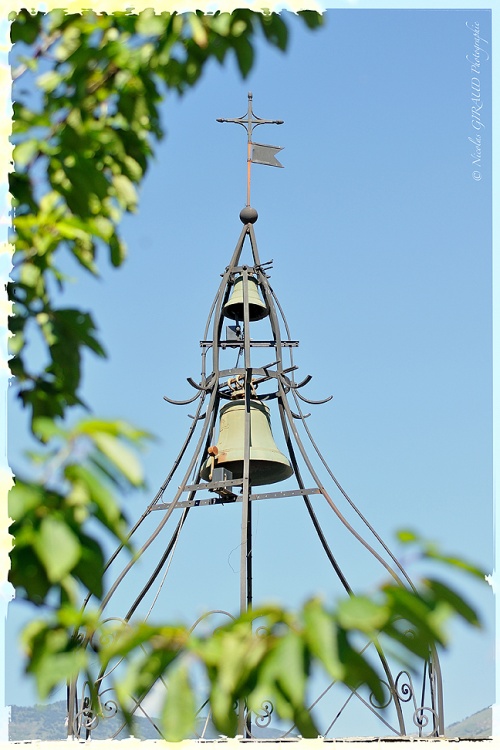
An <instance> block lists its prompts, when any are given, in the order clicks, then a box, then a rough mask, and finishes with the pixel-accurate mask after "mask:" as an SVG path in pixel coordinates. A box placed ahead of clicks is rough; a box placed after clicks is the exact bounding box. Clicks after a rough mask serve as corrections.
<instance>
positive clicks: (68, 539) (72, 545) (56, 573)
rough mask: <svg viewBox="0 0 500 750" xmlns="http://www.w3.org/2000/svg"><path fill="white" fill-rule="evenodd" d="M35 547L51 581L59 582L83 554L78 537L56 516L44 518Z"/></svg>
mask: <svg viewBox="0 0 500 750" xmlns="http://www.w3.org/2000/svg"><path fill="white" fill-rule="evenodd" d="M34 548H35V550H36V553H37V555H38V557H39V558H40V561H41V562H42V564H43V565H44V567H45V570H46V573H47V578H48V579H49V581H50V582H51V583H59V582H60V581H61V580H62V579H63V578H64V577H65V576H66V575H67V574H68V573H69V572H70V571H71V570H72V569H73V568H74V566H75V565H76V563H77V562H78V560H79V559H80V555H81V549H80V543H79V540H78V537H76V536H75V534H74V533H73V531H72V530H71V529H70V527H69V526H68V524H67V523H65V522H64V521H63V520H61V519H58V518H56V517H54V516H47V517H46V518H44V519H43V520H42V522H41V524H40V531H39V533H38V534H37V536H36V538H35V543H34Z"/></svg>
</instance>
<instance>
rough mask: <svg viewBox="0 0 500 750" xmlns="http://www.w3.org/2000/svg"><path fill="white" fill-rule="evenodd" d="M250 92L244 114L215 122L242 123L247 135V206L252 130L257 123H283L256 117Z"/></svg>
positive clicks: (218, 119) (248, 200) (220, 118)
mask: <svg viewBox="0 0 500 750" xmlns="http://www.w3.org/2000/svg"><path fill="white" fill-rule="evenodd" d="M252 99H253V96H252V92H251V91H249V92H248V109H247V112H246V114H245V115H243V116H242V117H237V118H234V119H231V120H229V119H224V118H222V117H218V118H217V122H235V123H236V124H237V125H243V127H244V128H245V130H246V131H247V135H248V144H247V206H249V205H250V168H251V167H250V165H251V163H252V132H253V129H254V128H256V127H257V125H283V122H284V120H263V119H262V118H261V117H257V115H256V114H255V113H254V111H253V109H252Z"/></svg>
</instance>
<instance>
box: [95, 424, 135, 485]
mask: <svg viewBox="0 0 500 750" xmlns="http://www.w3.org/2000/svg"><path fill="white" fill-rule="evenodd" d="M94 443H95V444H96V446H97V447H98V448H99V450H100V451H101V452H102V453H103V454H104V455H105V456H106V458H108V459H109V461H111V463H112V464H113V465H114V466H115V467H116V468H117V469H118V471H119V472H121V473H122V474H123V475H124V477H126V479H127V480H128V481H129V482H130V484H132V485H134V486H135V487H139V486H140V485H141V484H142V483H143V474H142V467H141V464H140V463H139V461H138V459H137V457H136V456H135V454H134V453H132V451H131V450H129V449H128V448H127V447H126V446H125V445H124V444H123V442H121V441H120V440H118V439H117V438H116V437H114V436H113V435H109V434H108V433H105V432H97V433H95V434H94Z"/></svg>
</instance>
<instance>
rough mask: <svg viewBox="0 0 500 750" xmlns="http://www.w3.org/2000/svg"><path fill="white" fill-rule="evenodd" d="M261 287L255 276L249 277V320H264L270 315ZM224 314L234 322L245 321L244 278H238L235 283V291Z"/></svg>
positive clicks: (225, 306)
mask: <svg viewBox="0 0 500 750" xmlns="http://www.w3.org/2000/svg"><path fill="white" fill-rule="evenodd" d="M258 289H259V285H258V284H257V280H256V279H254V278H253V276H248V319H249V320H262V318H265V317H266V315H269V310H268V309H267V306H266V305H265V304H264V302H263V301H262V300H261V298H260V295H259V291H258ZM223 313H224V315H225V316H226V318H231V319H232V320H239V321H240V322H242V321H243V320H244V315H243V276H238V278H237V279H236V281H235V282H234V287H233V291H232V292H231V296H230V297H229V299H228V301H227V302H226V304H225V305H224V308H223Z"/></svg>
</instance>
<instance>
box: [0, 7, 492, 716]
mask: <svg viewBox="0 0 500 750" xmlns="http://www.w3.org/2000/svg"><path fill="white" fill-rule="evenodd" d="M287 16H288V18H287V20H288V21H289V22H290V30H291V39H290V45H289V51H288V52H287V54H286V55H282V54H280V53H278V52H276V51H273V50H270V49H267V48H265V47H264V46H262V45H260V46H259V49H258V53H257V59H256V64H255V68H254V70H253V71H252V73H251V75H250V76H249V77H248V79H247V80H246V81H242V80H241V79H240V77H239V75H238V74H237V73H236V71H235V67H234V65H227V66H226V67H224V68H221V67H220V66H218V65H216V64H213V65H211V66H210V68H209V69H208V71H207V72H206V74H205V76H204V77H203V79H202V81H201V82H200V84H199V85H198V86H197V87H196V88H195V89H194V90H193V91H191V92H189V93H188V94H186V95H185V96H184V97H183V98H179V97H177V96H175V95H171V96H169V97H167V99H166V101H165V103H164V105H163V113H164V124H165V127H166V131H167V137H166V139H165V140H164V142H163V143H162V144H161V145H160V146H159V147H158V148H157V151H156V159H155V162H154V164H153V165H152V167H151V169H150V172H149V173H148V175H147V177H146V180H145V182H144V185H143V188H142V191H141V195H140V207H139V211H138V213H137V214H136V215H135V216H133V217H127V218H126V219H125V220H124V222H123V233H124V236H125V238H126V241H127V244H128V246H129V252H130V256H129V259H128V261H127V263H126V265H125V267H124V268H123V269H121V270H119V271H114V270H111V269H109V268H107V267H106V260H105V258H104V254H103V263H102V265H103V268H104V271H103V274H102V280H101V281H99V282H94V281H92V280H88V279H83V278H82V277H81V274H80V273H79V271H78V270H77V269H76V268H74V269H73V268H71V267H70V266H69V265H68V270H69V271H70V272H74V275H75V278H76V277H77V276H78V281H77V283H75V285H74V286H73V287H72V288H71V291H70V292H69V293H68V295H67V298H66V299H67V300H71V301H72V303H74V304H81V305H82V306H88V305H89V300H91V305H92V310H93V313H94V316H95V319H96V320H97V321H98V322H99V328H100V331H101V338H102V340H103V341H104V342H105V344H106V347H107V349H108V352H109V360H108V361H107V362H106V363H101V362H96V361H94V360H92V359H90V358H89V360H88V362H87V363H86V369H85V386H84V394H85V396H86V398H87V400H88V402H89V403H90V404H91V405H92V407H93V409H94V410H95V412H96V413H98V414H102V415H103V416H109V417H114V416H121V417H124V418H127V419H128V420H129V421H131V422H133V423H135V424H137V425H139V426H141V427H144V428H145V429H147V430H149V431H151V432H152V433H154V434H155V435H157V437H158V440H157V441H156V442H155V443H154V445H152V446H151V448H150V449H149V451H148V452H147V454H145V456H144V464H145V468H146V474H147V477H148V484H149V488H150V490H149V492H148V493H145V494H139V493H138V494H137V495H134V496H132V497H130V498H128V499H126V500H125V507H126V510H127V514H128V516H129V518H130V519H131V520H134V519H135V518H136V517H137V516H138V515H139V514H140V513H141V511H142V509H143V507H144V506H145V504H146V503H147V502H148V500H149V499H150V498H151V497H152V496H153V495H154V494H155V492H156V489H157V487H158V486H159V485H160V484H161V482H162V481H163V479H164V477H165V475H166V474H167V472H168V471H169V469H170V466H171V463H172V461H173V459H174V458H175V456H176V453H177V451H178V449H179V447H180V445H181V443H182V440H183V439H184V435H185V433H186V432H187V429H188V426H189V419H188V417H187V414H188V413H192V411H190V408H189V407H186V408H182V407H174V406H170V405H167V404H166V403H165V402H164V401H163V398H162V397H163V395H164V394H167V395H169V396H171V397H173V398H179V399H181V398H187V397H188V396H190V395H191V389H190V387H189V386H188V385H187V383H186V381H185V378H186V377H188V376H190V377H192V378H193V379H194V380H198V378H199V371H200V360H199V356H200V349H199V340H200V339H201V338H202V336H203V330H204V326H205V322H206V318H207V315H208V311H209V308H210V304H211V302H212V299H213V297H214V295H215V292H216V290H217V287H218V284H219V280H220V274H221V273H222V272H223V271H224V268H225V266H226V265H227V263H228V262H229V259H230V257H231V254H232V251H233V248H234V245H235V243H236V240H237V238H238V236H239V233H240V228H241V223H240V221H239V218H238V215H239V211H240V209H241V208H242V207H243V205H244V203H245V172H246V163H245V162H246V144H245V134H244V131H243V129H242V128H239V127H235V126H233V125H222V124H219V123H216V121H215V120H216V118H217V117H225V118H232V117H238V116H240V115H242V114H243V113H244V112H245V111H246V106H247V92H248V91H249V90H251V91H252V92H253V102H254V111H255V113H256V114H257V115H258V116H260V117H263V118H266V119H283V120H284V121H285V124H284V125H282V126H280V127H276V126H262V127H260V128H258V129H257V131H256V140H257V141H259V142H263V143H271V144H275V145H280V146H284V147H285V148H284V151H282V152H281V154H280V157H279V158H280V161H281V162H282V163H283V165H284V166H285V169H284V170H278V169H269V168H265V167H263V166H254V168H253V173H252V205H253V206H255V208H257V210H258V211H259V220H258V222H257V224H256V225H255V231H256V235H257V240H258V243H259V251H260V256H261V259H262V260H264V261H267V260H271V259H273V269H272V271H271V275H272V276H271V284H272V286H273V288H274V290H275V292H276V293H277V296H278V299H279V300H280V303H281V304H282V306H283V308H284V311H285V314H286V317H287V320H288V323H289V325H290V328H291V334H292V338H293V339H299V341H300V347H299V349H298V351H297V352H296V354H295V360H296V363H297V364H298V365H299V370H298V374H297V379H298V380H300V379H302V378H303V377H305V375H307V374H311V375H313V380H312V382H311V384H310V385H309V386H307V388H306V389H305V391H304V394H305V395H306V396H308V397H310V398H313V399H314V398H322V397H324V396H327V395H329V394H330V393H332V394H333V396H334V399H333V401H331V402H330V403H328V404H326V405H325V406H320V407H311V410H312V416H311V418H310V419H309V420H308V424H309V426H310V429H311V431H312V433H313V435H314V437H315V439H316V441H317V443H318V445H319V446H320V449H321V451H322V453H323V454H324V456H325V458H326V459H327V461H328V463H329V465H330V467H331V469H332V470H333V472H334V473H335V475H336V476H337V478H338V479H339V481H340V482H341V484H342V485H343V486H344V487H345V489H346V490H347V492H348V493H349V495H350V496H351V497H352V498H353V500H354V502H355V503H356V504H357V505H358V507H359V508H360V509H361V510H362V512H363V513H364V514H365V515H366V516H367V517H368V519H369V520H370V522H372V523H373V525H374V526H375V527H376V529H377V530H378V531H379V532H380V534H381V535H382V537H383V538H384V539H385V540H386V541H387V542H389V543H390V544H391V546H392V547H393V548H394V549H395V551H396V553H398V554H399V553H400V550H398V548H397V545H396V544H395V543H393V540H394V533H395V531H396V530H397V529H400V528H413V529H416V530H418V531H419V532H420V533H422V534H423V535H424V536H426V537H427V538H430V539H434V540H436V541H437V542H438V543H439V544H440V545H441V547H442V548H443V549H444V550H446V551H450V552H456V553H459V554H460V555H463V556H464V557H466V558H470V559H471V560H473V561H475V562H477V563H478V564H480V565H482V566H483V567H484V568H485V569H487V570H488V571H490V570H491V569H492V567H493V506H492V395H491V394H492V375H491V373H492V353H491V336H492V310H491V283H492V274H491V262H492V261H491V258H492V255H491V68H490V63H489V62H488V61H486V59H485V57H484V56H483V57H482V58H481V69H480V75H479V80H480V85H481V101H482V102H483V105H484V106H483V108H482V110H481V111H480V115H478V114H477V113H476V116H475V118H474V117H473V113H472V112H471V107H472V106H473V103H472V102H471V79H472V78H473V77H476V78H477V77H478V75H477V74H476V73H475V72H473V71H471V63H470V61H468V60H467V59H466V58H467V55H469V57H472V54H473V52H474V37H473V33H472V30H471V27H474V24H475V23H478V24H479V26H480V30H481V37H483V38H484V39H485V40H486V41H487V43H488V44H491V26H490V14H489V12H488V11H485V10H483V11H482V10H479V9H476V10H468V11H467V10H455V11H452V10H448V11H439V10H420V11H415V10H413V11H412V10H361V9H356V10H354V9H350V10H331V11H329V12H327V14H326V22H325V26H324V28H323V29H322V30H320V31H318V32H316V33H311V32H307V31H306V30H305V29H303V28H302V25H300V24H299V23H298V22H297V20H296V19H294V18H293V17H292V16H291V15H290V14H287ZM478 116H479V117H480V122H478ZM478 134H480V135H481V149H482V152H481V160H480V161H481V163H480V164H477V163H476V164H474V160H476V161H477V153H476V152H475V149H474V144H473V143H472V141H471V140H470V139H473V140H475V141H476V142H477V135H478ZM474 172H479V173H480V179H477V175H474V174H473V173H474ZM259 325H262V324H259ZM9 423H10V424H9V429H10V432H9V441H10V455H11V464H15V460H16V458H18V456H19V455H20V453H21V451H22V449H23V447H24V446H25V442H26V438H25V432H24V429H23V427H24V424H23V423H24V419H23V417H22V416H21V415H20V414H19V413H18V412H17V409H16V406H15V405H12V407H11V412H10V418H9ZM273 426H274V423H273ZM274 432H275V435H276V438H277V442H278V443H280V439H279V430H278V428H277V424H276V425H275V426H274ZM280 445H281V447H282V446H283V441H282V440H281V443H280ZM277 489H278V488H277ZM258 505H259V509H258V510H256V511H255V518H256V521H255V525H256V530H255V538H256V555H255V557H256V562H255V590H254V596H255V600H256V601H257V602H258V601H262V600H264V599H269V598H275V599H278V600H281V601H283V602H285V603H287V604H289V605H290V606H297V605H298V604H300V603H301V602H302V601H303V600H304V599H305V598H306V597H307V596H308V595H311V594H313V593H316V592H318V591H319V592H321V593H322V594H323V595H324V596H325V597H336V596H338V595H339V594H340V589H339V588H338V587H337V586H336V585H335V584H334V582H332V581H331V577H329V576H328V571H327V568H326V566H325V565H324V563H323V561H322V559H321V560H320V558H321V554H320V553H321V550H319V551H318V550H317V549H316V547H319V544H318V543H315V541H314V539H313V538H312V535H310V534H309V533H308V532H307V531H306V530H305V529H304V527H303V524H302V516H301V508H300V507H299V501H298V500H297V501H293V500H287V501H284V500H279V501H275V502H274V503H271V501H269V502H268V505H267V506H266V505H265V503H264V502H261V503H259V504H258ZM223 510H224V509H222V508H219V507H217V508H208V509H198V511H199V513H198V518H197V519H192V518H191V520H192V522H193V524H192V528H190V529H189V531H188V530H186V539H185V541H184V539H182V540H181V541H182V544H181V543H180V544H179V549H178V552H177V553H176V554H177V555H178V560H179V562H177V560H176V565H177V568H176V570H174V565H173V566H172V582H171V583H170V584H169V586H171V588H170V589H169V592H170V593H171V599H170V600H169V601H167V603H166V604H165V607H166V609H165V610H164V611H165V612H166V613H168V614H169V615H170V614H171V616H174V617H178V616H179V617H185V618H186V619H187V620H189V619H190V618H191V619H194V618H195V617H196V616H198V615H199V614H200V613H201V611H203V608H204V607H216V606H219V604H218V602H223V604H222V605H220V606H221V607H222V608H231V602H232V601H234V605H233V607H232V609H233V610H234V609H236V608H237V604H238V599H237V585H238V572H237V567H238V564H239V552H238V545H239V528H238V524H239V520H238V518H237V517H236V515H235V513H231V511H233V510H234V509H233V508H229V509H226V510H228V511H230V512H229V513H226V514H225V515H224V514H223V513H222V512H221V511H223ZM194 515H195V514H194V512H193V513H192V514H191V516H194ZM216 515H217V518H215V516H216ZM322 520H323V521H324V523H325V525H326V528H327V529H328V531H330V532H331V534H332V538H333V540H334V541H333V543H334V544H335V543H338V545H339V547H338V549H339V554H340V555H341V556H342V555H343V564H344V567H345V569H346V573H347V574H348V576H349V577H350V578H351V580H353V581H354V582H355V588H356V589H358V590H359V589H363V588H369V587H370V586H372V585H373V584H374V582H375V581H376V580H377V573H376V572H375V571H373V570H372V569H371V568H370V566H369V564H368V562H367V561H365V560H364V558H363V556H362V555H360V556H358V554H357V552H356V550H355V549H354V548H351V547H350V546H349V544H348V543H347V542H346V543H345V546H344V542H341V541H340V540H339V541H338V542H337V537H336V533H337V531H336V528H335V526H334V524H332V523H331V520H330V519H329V517H327V514H326V513H325V514H324V515H323V516H322ZM208 530H209V533H207V531H208ZM315 545H316V547H315ZM235 550H236V551H235ZM290 550H292V554H290ZM257 553H259V555H260V557H258V554H257ZM409 563H410V565H409V572H410V574H415V575H416V576H417V575H418V571H419V567H418V566H415V567H414V568H413V569H412V567H411V561H409ZM186 574H187V575H186ZM186 577H187V583H186ZM195 579H196V580H195ZM379 580H380V578H379ZM457 585H461V584H460V583H459V579H457ZM464 590H465V591H466V592H467V595H468V596H469V598H470V599H471V600H473V601H475V602H478V603H479V604H480V607H481V610H482V611H483V613H484V617H485V622H486V629H485V631H484V632H483V633H481V634H475V633H469V632H468V631H466V629H465V628H462V627H461V626H460V625H457V626H455V627H454V628H453V631H452V646H451V649H450V652H449V654H447V653H446V654H444V655H443V656H442V666H443V673H444V689H445V709H446V715H445V716H446V723H451V722H453V721H457V720H459V719H461V718H463V717H464V716H466V715H469V714H471V713H473V712H474V711H476V710H479V709H481V708H483V707H485V706H487V705H490V704H491V703H492V702H493V700H494V694H493V665H494V639H493V635H494V633H493V624H492V623H493V618H492V612H493V605H492V601H491V599H492V597H491V595H490V593H489V592H488V591H481V590H479V589H478V587H476V586H474V585H472V584H467V586H466V587H464ZM11 611H12V614H11V616H10V625H9V627H10V632H9V635H8V638H13V637H14V633H15V631H16V630H17V627H18V622H19V620H18V617H19V615H18V614H17V611H16V610H14V609H13V608H11ZM13 653H14V652H13V651H11V650H10V649H8V655H7V656H8V662H7V664H8V670H9V674H11V673H12V672H13V671H14V670H16V664H15V661H16V660H15V657H14V656H13ZM11 670H12V671H11ZM478 674H479V675H481V680H480V681H479V680H478V679H477V677H478ZM472 680H474V691H473V693H472V694H471V691H470V689H469V688H468V683H469V682H471V681H472ZM6 697H7V703H24V702H30V701H31V699H32V696H31V695H30V693H29V691H28V690H27V689H26V686H25V685H24V682H23V681H21V680H20V679H15V680H9V681H8V684H7V687H6ZM58 697H61V698H62V697H63V696H62V695H61V696H58Z"/></svg>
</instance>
